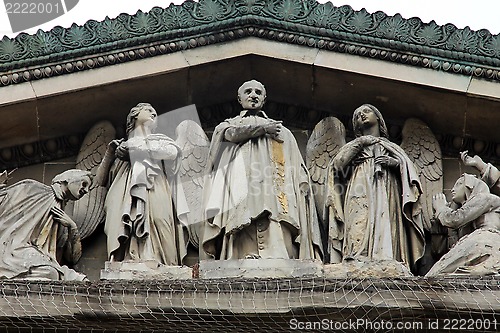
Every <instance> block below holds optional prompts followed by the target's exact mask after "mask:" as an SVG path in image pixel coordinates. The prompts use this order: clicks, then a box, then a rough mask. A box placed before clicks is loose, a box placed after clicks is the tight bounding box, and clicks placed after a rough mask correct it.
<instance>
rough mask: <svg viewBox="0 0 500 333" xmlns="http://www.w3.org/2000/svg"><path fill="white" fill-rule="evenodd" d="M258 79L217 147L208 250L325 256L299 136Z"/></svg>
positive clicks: (221, 130)
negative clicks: (268, 107) (277, 115)
mask: <svg viewBox="0 0 500 333" xmlns="http://www.w3.org/2000/svg"><path fill="white" fill-rule="evenodd" d="M265 100H266V89H265V88H264V86H263V85H262V84H261V83H260V82H257V81H255V80H252V81H248V82H245V83H243V85H242V86H241V87H240V88H239V89H238V101H239V102H240V104H241V106H242V107H243V111H241V113H240V114H239V115H238V116H236V117H234V118H231V119H228V120H226V121H224V122H222V123H221V124H219V125H218V126H217V127H216V128H215V131H214V134H213V137H212V142H211V146H210V155H209V165H208V167H209V169H208V170H209V171H210V177H209V179H208V181H207V186H206V187H205V191H206V192H205V194H206V195H205V200H204V203H205V213H206V218H207V219H208V223H207V226H206V230H205V233H204V241H203V249H204V251H205V252H206V253H207V254H209V255H210V256H211V257H213V258H215V259H252V258H255V259H256V258H266V259H271V258H272V259H321V257H322V246H321V236H320V228H319V225H318V220H317V217H316V214H315V206H314V200H313V197H312V192H311V186H310V183H309V174H308V171H307V169H306V167H305V164H304V161H303V159H302V156H301V154H300V151H299V148H298V145H297V142H296V140H295V138H294V136H293V134H292V133H291V132H290V131H289V130H288V129H287V128H285V127H284V126H282V125H281V121H276V120H272V119H270V118H269V117H268V116H267V115H266V114H265V113H264V111H262V106H263V105H264V103H265Z"/></svg>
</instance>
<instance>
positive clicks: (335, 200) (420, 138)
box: [307, 104, 442, 271]
mask: <svg viewBox="0 0 500 333" xmlns="http://www.w3.org/2000/svg"><path fill="white" fill-rule="evenodd" d="M352 123H353V129H354V134H355V139H354V140H352V141H350V142H348V143H345V130H344V126H343V125H342V124H341V122H340V121H338V119H336V118H333V117H332V118H327V119H325V120H323V121H322V122H320V123H319V124H318V125H317V126H316V128H315V130H314V132H313V134H312V136H311V138H310V140H309V142H308V150H307V155H308V158H307V160H308V167H309V170H310V173H311V176H312V180H313V182H314V184H315V185H314V190H315V197H316V200H317V206H318V212H319V215H320V218H321V219H322V220H323V221H324V223H325V224H326V223H327V224H328V252H329V255H330V258H329V262H330V263H341V262H346V261H349V260H357V261H359V262H367V263H368V264H367V266H366V267H368V266H370V267H371V266H373V265H372V264H370V262H372V261H387V262H391V261H395V262H399V263H402V264H403V265H404V267H406V270H408V269H411V270H412V271H416V262H417V260H419V259H420V258H421V257H422V256H423V252H424V244H425V241H424V227H425V228H428V229H430V225H431V222H430V218H431V217H432V210H431V209H432V208H431V200H432V199H428V194H427V195H422V193H423V189H427V191H429V192H431V193H432V192H435V191H436V189H439V191H441V190H442V180H441V176H442V166H441V153H440V150H439V145H438V143H437V141H436V140H435V138H434V137H433V135H432V133H430V134H429V132H430V130H428V127H427V126H426V125H425V124H423V123H421V122H420V121H418V120H416V119H411V120H408V121H407V123H406V125H405V129H404V130H403V136H404V140H403V143H402V146H404V147H405V149H403V148H402V147H400V146H398V145H397V144H395V143H393V142H391V141H389V139H388V132H387V127H386V125H385V122H384V119H383V117H382V114H381V113H380V112H379V110H378V109H377V108H375V107H374V106H373V105H369V104H365V105H362V106H360V107H359V108H358V109H356V110H355V111H354V114H353V118H352ZM408 133H412V136H410V135H408ZM405 150H406V151H408V153H406V152H405ZM414 162H415V163H414ZM415 164H417V166H415ZM431 198H432V195H431ZM356 270H358V268H356ZM402 270H403V271H404V270H405V268H403V269H402Z"/></svg>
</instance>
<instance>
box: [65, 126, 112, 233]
mask: <svg viewBox="0 0 500 333" xmlns="http://www.w3.org/2000/svg"><path fill="white" fill-rule="evenodd" d="M115 134H116V131H115V128H114V127H113V125H112V124H111V123H110V122H109V121H102V122H99V123H97V124H95V125H94V126H93V127H92V128H91V129H90V130H89V131H88V133H87V136H86V137H85V139H84V140H83V143H82V146H81V148H80V152H79V153H78V156H77V158H76V168H77V169H82V170H88V171H90V172H91V173H92V174H93V175H94V176H95V174H96V171H97V168H98V167H99V164H100V163H101V161H102V158H103V156H104V154H105V152H106V149H107V147H108V144H109V143H110V142H111V141H112V140H113V139H114V138H115ZM106 193H107V188H106V187H103V186H99V185H97V184H92V186H91V188H90V191H89V193H88V194H86V195H84V196H83V197H82V198H81V199H80V200H77V201H75V203H74V206H73V216H72V217H73V220H74V221H75V223H76V224H77V225H78V230H79V232H80V237H81V239H85V238H86V237H88V236H90V235H91V234H92V233H93V232H94V230H95V229H96V228H97V226H98V225H99V224H100V223H102V222H103V221H104V217H105V216H104V214H105V212H104V199H105V197H106Z"/></svg>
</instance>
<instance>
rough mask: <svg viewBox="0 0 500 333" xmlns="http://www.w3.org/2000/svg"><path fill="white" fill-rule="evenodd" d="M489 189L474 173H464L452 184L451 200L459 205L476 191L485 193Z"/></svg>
mask: <svg viewBox="0 0 500 333" xmlns="http://www.w3.org/2000/svg"><path fill="white" fill-rule="evenodd" d="M489 191H490V189H489V187H488V185H486V183H485V182H484V181H482V180H481V179H479V178H477V177H476V176H474V175H470V174H468V173H464V174H463V175H462V176H461V177H460V178H458V179H457V181H456V182H455V185H453V188H452V189H451V195H452V200H453V202H455V203H457V204H460V205H461V204H463V203H464V202H465V201H467V200H468V199H469V198H470V197H471V196H473V195H475V194H477V193H485V192H489Z"/></svg>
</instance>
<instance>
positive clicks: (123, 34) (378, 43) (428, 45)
mask: <svg viewBox="0 0 500 333" xmlns="http://www.w3.org/2000/svg"><path fill="white" fill-rule="evenodd" d="M249 36H255V37H260V38H265V39H270V40H274V41H278V42H283V43H290V44H297V45H303V46H307V47H313V48H318V49H325V50H329V51H332V52H341V53H348V54H353V55H358V56H363V57H369V58H375V59H380V60H384V61H391V62H396V63H402V64H406V65H410V66H417V67H423V68H429V69H433V70H439V71H445V72H450V73H456V74H462V75H468V76H476V77H483V78H487V79H490V80H494V81H498V80H500V35H492V34H491V33H490V32H489V31H488V30H485V29H483V30H479V31H473V30H471V29H470V28H468V27H467V28H465V29H458V28H457V27H455V26H454V25H453V24H446V25H443V26H440V25H437V24H436V23H435V22H434V21H431V22H430V23H423V22H422V21H421V20H420V19H419V18H411V19H404V18H402V17H401V15H399V14H397V15H394V16H388V15H386V14H385V13H383V12H380V11H379V12H376V13H368V12H367V11H366V10H364V9H363V10H360V11H355V10H353V9H352V8H351V7H350V6H347V5H346V6H342V7H335V6H333V5H332V4H331V3H325V4H319V3H317V2H316V0H200V1H199V2H193V1H186V2H184V3H183V4H182V5H170V6H169V7H167V8H159V7H155V8H153V9H152V10H151V11H149V12H147V13H143V12H141V11H139V12H137V13H136V14H135V15H128V14H121V15H119V16H118V17H117V18H115V19H109V18H106V19H105V20H104V21H102V22H97V21H94V20H90V21H88V22H86V23H85V24H84V25H82V26H78V25H76V24H74V25H73V26H71V27H70V28H67V29H65V28H61V27H55V28H53V29H52V30H50V31H47V32H44V31H41V30H40V31H38V32H37V33H36V34H34V35H28V34H25V33H22V34H20V35H18V36H17V37H15V38H7V37H4V38H3V39H2V40H0V86H7V85H12V84H17V83H22V82H27V81H32V80H38V79H42V78H47V77H52V76H57V75H63V74H69V73H73V72H77V71H83V70H89V69H93V68H98V67H103V66H109V65H114V64H117V63H123V62H128V61H133V60H138V59H143V58H148V57H154V56H157V55H161V54H167V53H173V52H177V51H181V50H186V49H191V48H196V47H200V46H205V45H210V44H216V43H221V42H226V41H231V40H235V39H240V38H245V37H249Z"/></svg>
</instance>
